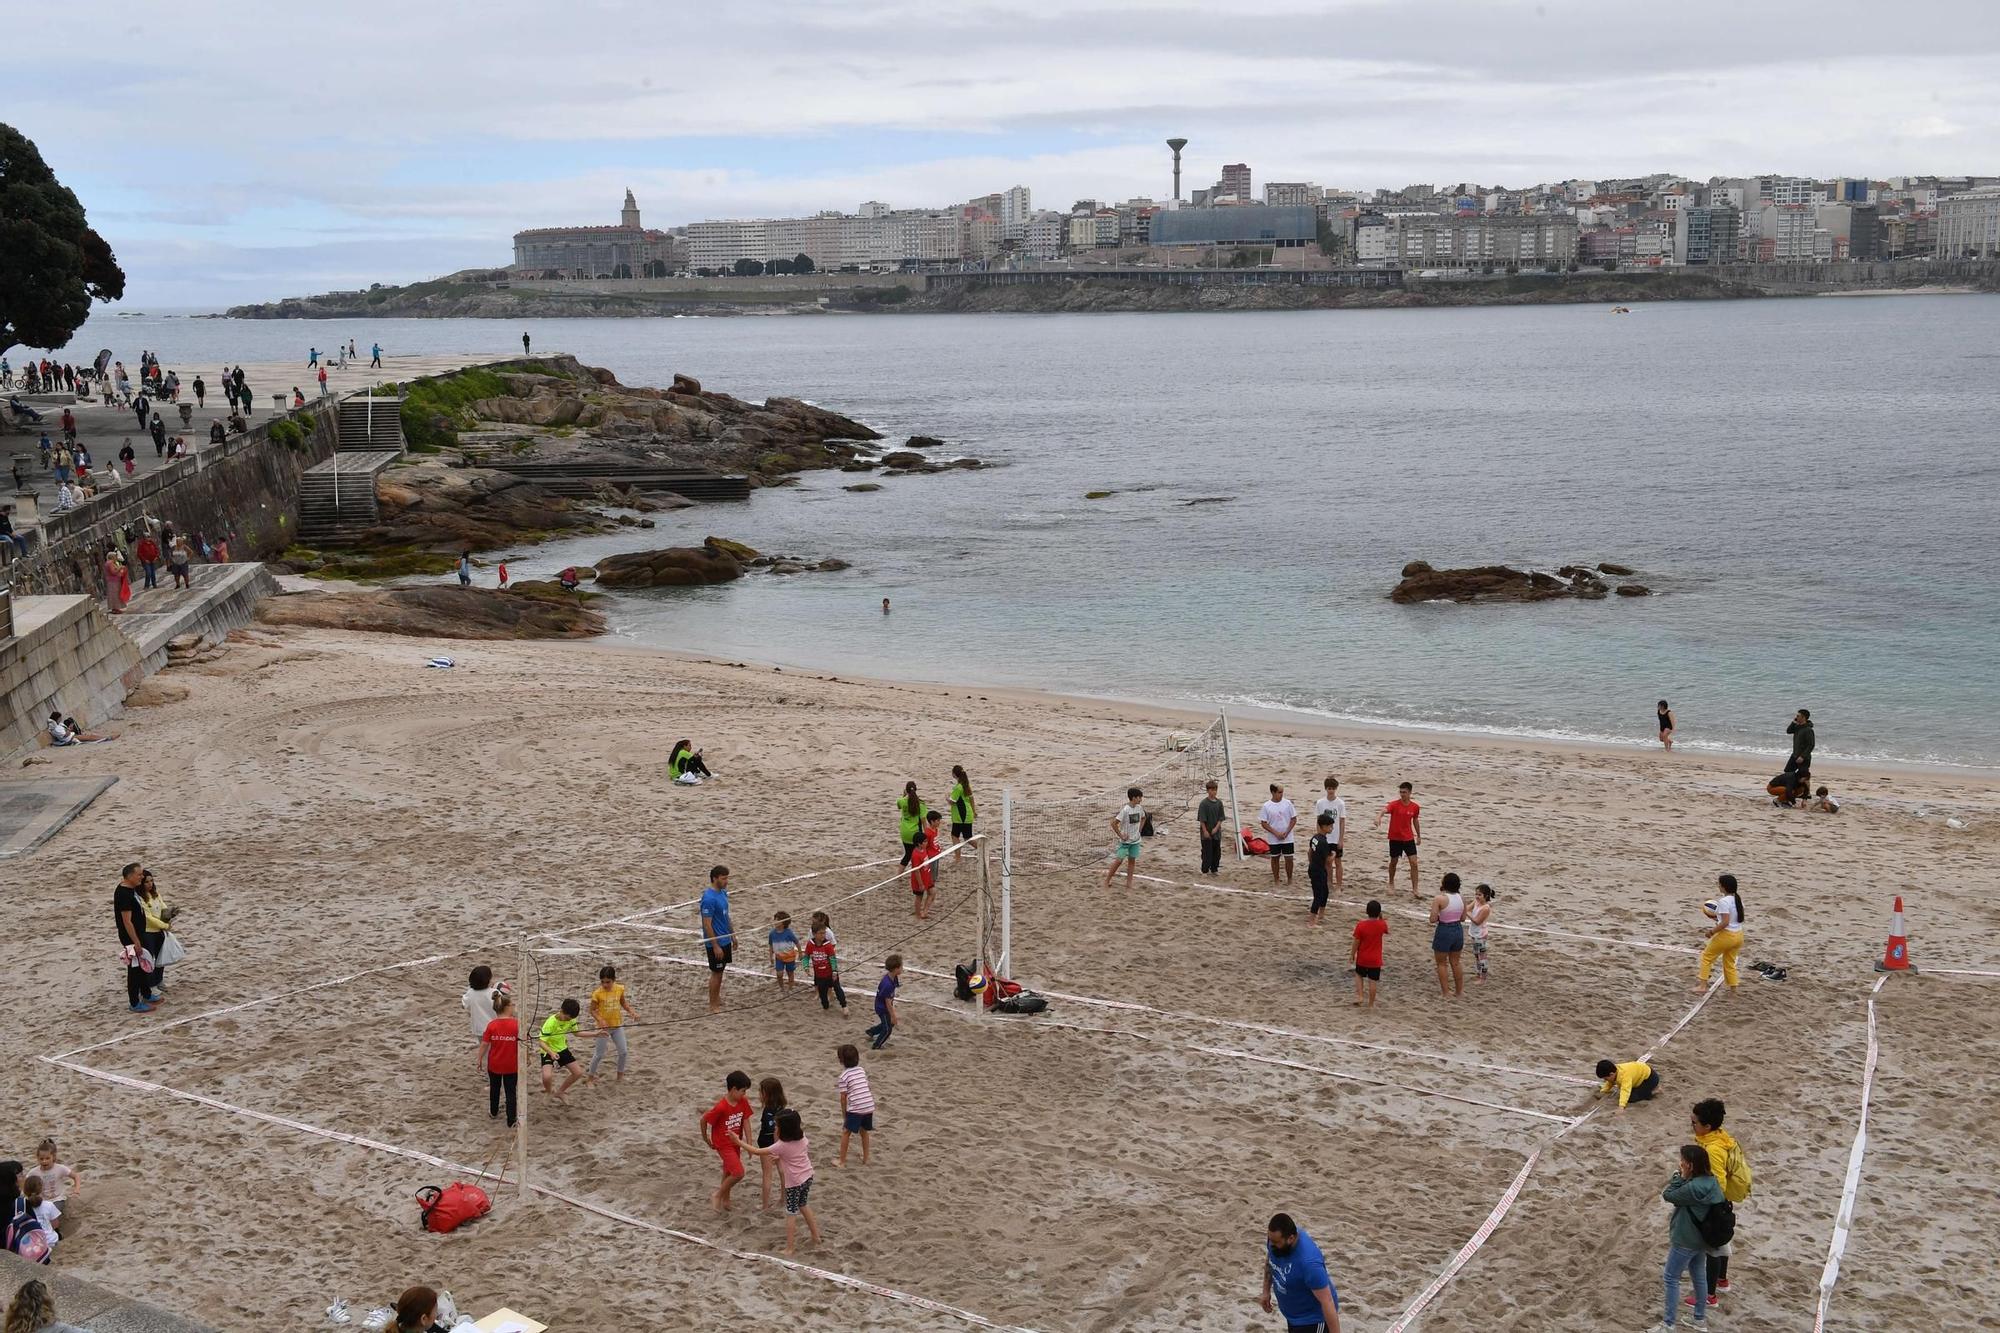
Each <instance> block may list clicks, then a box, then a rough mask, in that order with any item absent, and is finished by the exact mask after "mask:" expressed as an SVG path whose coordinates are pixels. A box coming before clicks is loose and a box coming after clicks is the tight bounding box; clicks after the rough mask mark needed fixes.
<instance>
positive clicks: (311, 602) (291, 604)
mask: <svg viewBox="0 0 2000 1333" xmlns="http://www.w3.org/2000/svg"><path fill="white" fill-rule="evenodd" d="M257 619H258V620H259V621H261V622H263V623H264V624H266V625H296V626H303V627H309V628H313V629H348V630H367V631H371V632H374V633H377V634H412V635H417V636H419V637H422V638H436V639H587V638H591V637H593V636H595V635H598V634H602V633H603V632H604V617H603V616H602V615H600V614H598V613H597V612H596V611H593V610H591V609H590V608H589V607H587V606H585V605H583V603H582V602H581V601H579V600H578V599H576V598H574V597H571V598H567V599H560V600H558V599H544V598H540V597H535V596H525V597H523V596H516V595H515V594H514V593H512V592H505V593H502V592H498V591H495V590H493V589H490V588H461V587H458V586H456V585H453V584H423V585H419V586H415V587H405V588H363V589H354V590H343V591H340V592H300V593H287V594H284V595H283V596H279V597H270V598H266V599H265V600H264V602H263V603H262V604H260V605H259V606H258V608H257Z"/></svg>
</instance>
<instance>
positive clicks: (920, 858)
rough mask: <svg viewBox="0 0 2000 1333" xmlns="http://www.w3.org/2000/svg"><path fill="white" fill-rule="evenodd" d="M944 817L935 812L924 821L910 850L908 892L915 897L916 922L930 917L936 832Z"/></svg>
mask: <svg viewBox="0 0 2000 1333" xmlns="http://www.w3.org/2000/svg"><path fill="white" fill-rule="evenodd" d="M943 823H944V816H943V815H942V814H941V813H939V812H938V811H936V810H933V811H931V812H930V814H929V815H927V816H926V817H925V819H924V827H923V831H922V832H921V833H919V834H918V835H917V841H916V845H915V846H914V847H912V848H911V849H910V892H911V893H914V894H915V895H916V896H917V920H919V921H927V920H929V919H930V915H931V899H933V898H935V897H936V896H937V859H938V830H939V828H940V827H941V826H942V825H943Z"/></svg>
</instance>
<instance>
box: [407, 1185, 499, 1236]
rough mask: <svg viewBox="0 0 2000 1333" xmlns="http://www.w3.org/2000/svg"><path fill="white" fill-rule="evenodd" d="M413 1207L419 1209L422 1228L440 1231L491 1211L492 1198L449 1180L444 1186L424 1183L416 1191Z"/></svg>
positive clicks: (476, 1189) (472, 1186) (451, 1229)
mask: <svg viewBox="0 0 2000 1333" xmlns="http://www.w3.org/2000/svg"><path fill="white" fill-rule="evenodd" d="M417 1207H418V1208H420V1209H422V1210H423V1221H424V1230H426V1231H435V1232H438V1233H440V1234H442V1233H444V1232H447V1231H456V1230H457V1229H458V1228H459V1227H461V1226H464V1225H465V1224H466V1223H467V1222H470V1221H472V1220H473V1219H474V1218H476V1217H484V1216H486V1214H488V1213H490V1212H492V1211H493V1201H492V1200H491V1199H489V1198H487V1197H486V1191H485V1190H483V1189H481V1188H479V1186H477V1185H467V1184H463V1183H461V1182H458V1181H453V1182H452V1184H451V1185H449V1186H448V1187H446V1188H445V1189H439V1188H438V1187H437V1186H435V1185H426V1186H424V1187H423V1188H422V1189H420V1190H418V1191H417Z"/></svg>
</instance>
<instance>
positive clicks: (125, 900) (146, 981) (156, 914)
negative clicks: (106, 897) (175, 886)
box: [52, 720, 187, 1014]
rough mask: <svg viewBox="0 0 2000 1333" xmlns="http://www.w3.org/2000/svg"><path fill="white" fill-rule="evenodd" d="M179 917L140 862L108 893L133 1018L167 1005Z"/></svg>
mask: <svg viewBox="0 0 2000 1333" xmlns="http://www.w3.org/2000/svg"><path fill="white" fill-rule="evenodd" d="M52 722H53V720H52ZM84 739H88V740H97V739H100V738H99V737H95V736H86V737H84ZM179 913H180V909H179V908H177V907H174V906H171V905H169V904H168V903H167V902H166V901H165V900H164V899H163V898H162V897H161V896H160V885H159V881H158V880H156V879H155V878H154V877H153V872H152V871H150V870H148V869H147V868H146V867H145V865H144V864H143V863H142V862H139V861H133V862H130V863H129V864H127V865H126V867H125V869H124V871H123V872H122V873H120V875H119V877H118V883H117V885H116V887H114V888H113V889H112V891H111V916H112V924H113V925H114V926H115V927H116V929H117V934H118V950H119V954H120V956H121V957H122V959H123V960H124V964H125V1002H126V1004H127V1006H129V1007H130V1009H131V1010H132V1012H133V1013H135V1014H146V1013H151V1012H152V1011H153V1010H154V1009H155V1008H157V1007H158V1006H160V1005H163V1004H165V1003H166V1002H167V968H168V967H170V966H171V965H173V964H174V963H177V962H179V961H180V960H181V959H182V958H183V957H184V956H186V953H187V949H186V947H185V946H184V945H182V943H181V941H180V937H179V936H177V935H176V934H174V929H173V925H174V920H175V918H176V917H177V916H178V915H179Z"/></svg>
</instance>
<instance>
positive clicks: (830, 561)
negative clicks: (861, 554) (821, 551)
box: [813, 556, 853, 574]
mask: <svg viewBox="0 0 2000 1333" xmlns="http://www.w3.org/2000/svg"><path fill="white" fill-rule="evenodd" d="M813 568H814V569H817V570H819V571H820V572H821V573H822V574H834V573H838V572H839V571H841V570H843V569H852V568H853V566H852V565H850V564H848V563H847V562H846V561H845V560H841V559H838V558H836V557H833V556H829V557H827V558H826V559H824V560H822V561H820V562H819V563H818V564H816V565H814V566H813Z"/></svg>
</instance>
